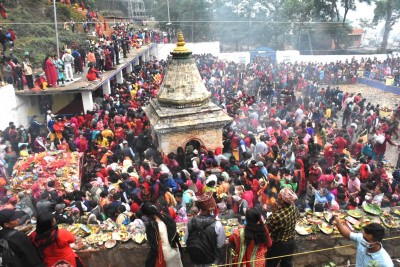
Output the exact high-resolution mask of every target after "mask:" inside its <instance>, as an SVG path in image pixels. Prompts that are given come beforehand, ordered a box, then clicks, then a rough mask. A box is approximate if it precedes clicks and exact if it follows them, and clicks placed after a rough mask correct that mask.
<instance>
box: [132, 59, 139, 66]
mask: <svg viewBox="0 0 400 267" xmlns="http://www.w3.org/2000/svg"><path fill="white" fill-rule="evenodd" d="M133 64H135V66H138V65H139V58H136V59H135V62H133Z"/></svg>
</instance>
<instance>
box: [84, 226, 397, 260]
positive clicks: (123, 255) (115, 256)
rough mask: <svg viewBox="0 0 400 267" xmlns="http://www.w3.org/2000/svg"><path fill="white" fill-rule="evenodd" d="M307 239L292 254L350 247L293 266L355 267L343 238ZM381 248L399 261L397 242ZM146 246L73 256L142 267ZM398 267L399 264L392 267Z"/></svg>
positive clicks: (315, 255) (129, 245) (306, 256)
mask: <svg viewBox="0 0 400 267" xmlns="http://www.w3.org/2000/svg"><path fill="white" fill-rule="evenodd" d="M396 236H400V229H386V237H387V238H390V237H396ZM307 238H308V237H301V236H297V238H296V239H297V240H296V241H297V248H296V251H295V253H301V252H307V251H316V250H320V249H324V248H332V247H335V246H336V247H338V246H344V245H349V244H352V245H351V246H348V247H344V248H338V249H331V250H326V251H322V252H316V253H309V254H302V255H298V256H295V257H294V259H293V266H295V267H321V266H324V264H326V263H329V262H334V263H336V264H337V265H338V266H343V265H345V266H346V265H347V261H350V263H351V264H355V260H356V247H355V246H354V242H351V241H349V240H346V239H344V238H343V237H335V236H333V235H323V234H318V235H317V236H316V239H315V240H308V239H307ZM382 244H383V247H384V248H385V249H386V251H387V252H388V253H389V255H390V256H391V257H392V258H393V259H398V258H400V249H399V245H400V238H399V239H391V240H384V241H383V242H382ZM148 249H149V248H148V245H147V243H144V244H142V245H137V244H135V243H133V242H132V241H129V242H127V243H121V244H120V245H118V246H116V247H114V248H112V249H106V250H95V251H81V252H77V254H78V255H79V256H80V257H81V258H82V260H83V261H84V263H85V264H86V266H96V267H114V266H115V267H120V266H145V264H144V263H145V260H146V258H147V254H148ZM229 255H230V253H229V249H228V247H225V248H224V250H223V255H222V259H223V261H224V262H226V263H229V262H230V257H229ZM182 262H183V266H185V267H192V266H194V265H193V264H192V263H191V261H190V259H189V256H188V254H187V253H183V254H182ZM395 266H400V264H398V263H397V264H395Z"/></svg>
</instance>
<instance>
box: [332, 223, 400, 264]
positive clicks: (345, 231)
mask: <svg viewBox="0 0 400 267" xmlns="http://www.w3.org/2000/svg"><path fill="white" fill-rule="evenodd" d="M333 224H334V225H336V226H337V228H338V230H339V232H340V234H341V235H342V236H343V237H344V238H346V239H348V240H351V241H354V242H356V243H357V255H356V267H367V266H372V265H373V266H379V267H392V266H394V264H393V261H392V259H391V258H390V255H389V254H388V253H387V252H386V250H385V249H384V248H383V246H382V243H381V242H382V239H383V237H384V235H385V229H384V228H383V226H381V225H380V224H377V223H371V224H369V225H367V226H365V227H364V231H363V233H354V232H352V231H350V229H349V228H348V227H347V226H345V225H344V224H342V223H341V222H340V218H339V217H338V216H335V217H334V221H333Z"/></svg>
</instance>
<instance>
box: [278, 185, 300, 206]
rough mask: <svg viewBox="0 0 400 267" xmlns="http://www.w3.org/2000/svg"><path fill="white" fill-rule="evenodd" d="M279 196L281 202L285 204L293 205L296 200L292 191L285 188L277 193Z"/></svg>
mask: <svg viewBox="0 0 400 267" xmlns="http://www.w3.org/2000/svg"><path fill="white" fill-rule="evenodd" d="M279 195H280V196H281V197H282V200H283V201H284V202H286V203H287V204H294V203H295V202H296V200H297V196H296V193H295V192H293V190H292V189H290V188H289V187H285V188H283V189H282V190H281V191H279Z"/></svg>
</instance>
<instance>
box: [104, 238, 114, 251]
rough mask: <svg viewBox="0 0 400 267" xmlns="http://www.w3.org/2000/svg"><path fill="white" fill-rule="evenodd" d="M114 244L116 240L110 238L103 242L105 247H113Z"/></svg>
mask: <svg viewBox="0 0 400 267" xmlns="http://www.w3.org/2000/svg"><path fill="white" fill-rule="evenodd" d="M116 244H117V240H114V239H110V240H108V241H107V242H106V243H105V244H104V246H105V247H106V248H108V249H110V248H113V247H115V245H116Z"/></svg>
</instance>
